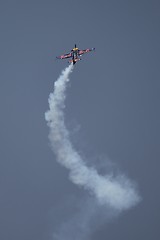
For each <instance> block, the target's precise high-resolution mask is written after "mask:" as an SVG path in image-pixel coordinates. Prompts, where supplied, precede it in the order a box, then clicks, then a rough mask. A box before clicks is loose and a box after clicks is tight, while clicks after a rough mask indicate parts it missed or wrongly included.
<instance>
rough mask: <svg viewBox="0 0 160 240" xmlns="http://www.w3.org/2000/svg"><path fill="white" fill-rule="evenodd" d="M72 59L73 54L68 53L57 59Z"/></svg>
mask: <svg viewBox="0 0 160 240" xmlns="http://www.w3.org/2000/svg"><path fill="white" fill-rule="evenodd" d="M70 57H72V53H67V54H64V55H61V56H58V57H56V58H58V59H66V58H70Z"/></svg>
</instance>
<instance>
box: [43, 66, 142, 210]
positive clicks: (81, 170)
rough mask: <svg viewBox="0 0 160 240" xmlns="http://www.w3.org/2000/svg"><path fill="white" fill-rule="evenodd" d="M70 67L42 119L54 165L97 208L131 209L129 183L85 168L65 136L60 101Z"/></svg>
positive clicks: (133, 192)
mask: <svg viewBox="0 0 160 240" xmlns="http://www.w3.org/2000/svg"><path fill="white" fill-rule="evenodd" d="M72 70H73V65H72V64H71V65H69V66H68V67H67V68H66V69H65V70H64V71H63V72H62V74H61V76H60V77H59V78H58V79H57V81H56V82H55V84H54V92H53V93H51V94H50V96H49V100H48V101H49V110H48V111H47V112H46V113H45V119H46V121H47V124H48V126H49V129H50V132H49V139H50V142H51V146H52V149H53V151H54V153H55V155H56V158H57V161H58V162H59V163H60V164H62V165H63V166H64V167H66V168H67V169H69V171H70V179H71V181H72V182H73V183H75V184H77V185H79V186H83V187H84V188H85V189H87V190H89V191H90V193H91V194H92V195H94V196H95V197H96V199H97V200H98V202H99V203H100V204H104V205H106V206H107V207H112V208H114V209H115V210H118V211H121V210H125V209H128V208H130V207H132V206H134V205H135V204H136V203H137V202H138V201H139V199H140V198H139V196H138V194H137V192H136V190H135V187H134V185H133V183H131V181H130V180H129V179H127V178H126V177H124V176H117V177H116V178H114V177H112V176H110V175H108V176H101V175H99V174H98V172H97V170H96V169H94V168H89V167H88V166H87V165H86V164H85V162H84V161H83V159H82V158H81V156H80V155H79V154H78V153H77V151H76V150H75V149H74V147H73V145H72V143H71V141H70V138H69V132H68V130H67V129H66V126H65V123H64V111H63V110H64V101H65V91H66V86H67V82H68V81H69V74H70V73H71V72H72Z"/></svg>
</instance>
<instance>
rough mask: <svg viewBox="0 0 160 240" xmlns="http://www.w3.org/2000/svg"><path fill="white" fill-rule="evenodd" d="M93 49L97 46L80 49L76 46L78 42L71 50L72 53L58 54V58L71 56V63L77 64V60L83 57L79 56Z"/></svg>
mask: <svg viewBox="0 0 160 240" xmlns="http://www.w3.org/2000/svg"><path fill="white" fill-rule="evenodd" d="M93 50H95V48H87V49H84V50H80V49H79V48H77V47H76V44H75V47H74V48H73V49H72V50H71V52H70V53H67V54H64V55H61V56H58V57H56V58H58V59H66V58H71V60H69V63H73V64H76V62H78V61H79V60H81V58H79V57H81V56H82V55H83V54H84V53H87V52H91V51H93Z"/></svg>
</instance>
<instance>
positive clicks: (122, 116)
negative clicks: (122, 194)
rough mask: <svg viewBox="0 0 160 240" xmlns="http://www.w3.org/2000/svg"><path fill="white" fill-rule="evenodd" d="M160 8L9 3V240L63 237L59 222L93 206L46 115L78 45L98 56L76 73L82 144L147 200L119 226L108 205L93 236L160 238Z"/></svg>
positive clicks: (1, 182)
mask: <svg viewBox="0 0 160 240" xmlns="http://www.w3.org/2000/svg"><path fill="white" fill-rule="evenodd" d="M159 12H160V3H159V1H154V0H153V1H142V0H140V1H137V0H135V1H118V0H117V1H111V0H110V1H72V0H68V1H58V0H57V1H56V0H55V1H54V0H52V1H51V0H46V1H41V0H39V1H38V0H32V1H22V0H21V1H20V0H19V1H16V0H15V1H9V0H8V1H4V0H1V1H0V29H1V37H0V66H1V71H0V79H1V80H0V109H1V120H0V122H1V128H0V146H1V151H0V239H2V240H10V239H12V240H21V239H23V240H35V239H38V240H51V239H54V238H52V234H53V232H54V231H55V230H56V228H57V226H59V225H60V224H61V223H64V222H71V223H72V221H73V219H74V218H76V214H78V213H77V212H78V210H77V209H82V207H84V208H83V211H85V209H88V208H89V207H88V206H89V202H88V200H87V201H85V199H86V197H87V193H86V192H85V191H84V190H83V189H79V188H78V187H77V186H74V185H73V184H72V183H71V182H70V181H69V180H68V171H67V170H66V169H64V168H63V167H61V166H60V165H58V164H57V162H56V161H55V157H54V154H53V153H52V151H51V149H50V147H49V140H48V132H49V129H48V128H47V126H46V122H45V119H44V112H45V111H46V110H47V109H48V95H49V93H50V92H51V91H53V82H54V81H55V80H56V79H57V78H58V76H59V74H60V72H61V70H62V69H64V68H65V67H66V66H67V65H68V63H67V61H65V60H64V61H55V56H57V55H60V54H62V53H65V52H68V51H70V50H71V48H73V46H74V44H75V43H77V45H78V46H79V48H82V49H84V48H88V47H96V52H94V53H90V54H88V55H85V56H84V57H83V61H80V62H79V63H78V64H76V66H75V69H74V71H73V73H72V75H71V83H70V84H69V88H68V91H67V100H66V109H65V116H66V124H67V127H68V128H69V129H70V131H71V138H72V141H73V144H74V146H75V147H76V149H77V150H78V151H79V152H81V153H82V155H83V156H84V157H85V159H86V161H87V163H88V164H89V165H90V166H92V165H94V166H96V167H97V168H98V169H99V171H102V168H103V170H104V168H105V167H106V166H107V159H110V160H111V162H112V164H113V165H114V164H115V166H116V168H117V169H120V171H122V172H123V173H125V174H126V175H127V176H128V177H129V178H130V179H132V180H134V181H135V182H136V183H137V185H138V189H139V192H140V195H141V197H142V199H143V200H142V201H141V203H140V204H138V205H137V206H136V207H134V208H132V209H131V210H128V211H125V212H123V213H122V214H121V215H119V216H118V217H115V218H112V220H111V221H105V219H104V220H103V221H100V219H101V218H103V217H104V213H103V214H102V210H101V209H100V212H99V213H97V215H96V219H95V221H94V223H93V226H92V227H91V239H93V240H96V239H102V240H103V239H105V240H106V239H110V240H114V239H120V240H121V239H123V240H124V239H130V240H132V239H136V240H141V239H145V240H150V239H154V240H159V237H160V231H159V222H160V213H159V212H160V209H159V202H160V193H159V167H160V164H159V157H160V147H159V146H160V140H159V139H160V130H159V122H160V113H159V102H160V97H159V88H160V83H159V79H160V74H159V63H160V61H159V52H160V51H159V50H160V46H159V43H160V32H159V29H160V24H159V23H160V14H159ZM105 171H107V169H106V170H105ZM83 211H82V213H83ZM107 214H108V212H107ZM102 215H103V217H102ZM73 216H74V217H73ZM104 218H105V217H104ZM82 219H83V218H82ZM69 231H71V230H70V229H69Z"/></svg>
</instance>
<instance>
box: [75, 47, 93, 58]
mask: <svg viewBox="0 0 160 240" xmlns="http://www.w3.org/2000/svg"><path fill="white" fill-rule="evenodd" d="M93 50H95V48H87V49H84V50H79V52H78V55H80V56H81V55H83V54H84V53H87V52H91V51H93Z"/></svg>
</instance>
